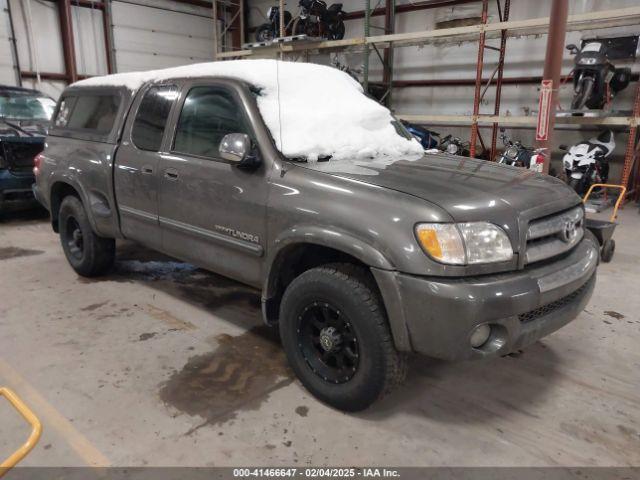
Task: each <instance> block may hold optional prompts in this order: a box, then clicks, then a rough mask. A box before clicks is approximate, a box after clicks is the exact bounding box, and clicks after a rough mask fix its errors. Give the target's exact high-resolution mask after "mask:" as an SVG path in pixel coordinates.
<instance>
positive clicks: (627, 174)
mask: <svg viewBox="0 0 640 480" xmlns="http://www.w3.org/2000/svg"><path fill="white" fill-rule="evenodd" d="M632 115H633V117H635V118H638V117H640V83H638V85H637V86H636V96H635V100H634V102H633V114H632ZM637 136H638V127H637V126H636V125H635V124H634V125H633V126H632V127H631V128H629V138H628V140H627V149H626V151H625V154H624V166H623V167H622V179H621V180H620V185H622V186H624V187H627V189H629V188H630V185H629V179H630V178H631V170H632V168H633V163H634V161H636V162H637V161H638V147H640V144H638V145H636V142H637ZM637 171H640V170H637ZM637 181H638V179H637V178H636V182H637ZM634 190H635V188H634ZM634 195H637V192H634Z"/></svg>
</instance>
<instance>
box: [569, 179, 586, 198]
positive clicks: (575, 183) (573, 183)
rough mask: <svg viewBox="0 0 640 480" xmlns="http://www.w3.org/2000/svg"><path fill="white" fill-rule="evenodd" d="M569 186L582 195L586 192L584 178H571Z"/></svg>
mask: <svg viewBox="0 0 640 480" xmlns="http://www.w3.org/2000/svg"><path fill="white" fill-rule="evenodd" d="M569 186H570V187H571V188H573V190H574V191H575V192H576V193H577V194H578V195H580V196H582V194H584V193H585V192H584V182H583V179H582V178H570V179H569Z"/></svg>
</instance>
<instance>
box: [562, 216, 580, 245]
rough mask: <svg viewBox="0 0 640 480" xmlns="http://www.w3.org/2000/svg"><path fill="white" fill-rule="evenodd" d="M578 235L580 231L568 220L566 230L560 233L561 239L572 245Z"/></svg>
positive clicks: (565, 225)
mask: <svg viewBox="0 0 640 480" xmlns="http://www.w3.org/2000/svg"><path fill="white" fill-rule="evenodd" d="M576 235H578V229H577V228H576V224H575V223H573V222H572V221H571V220H567V222H566V223H565V224H564V228H563V229H562V230H561V231H560V238H561V239H562V241H564V242H566V243H570V242H571V241H572V240H573V239H574V238H576Z"/></svg>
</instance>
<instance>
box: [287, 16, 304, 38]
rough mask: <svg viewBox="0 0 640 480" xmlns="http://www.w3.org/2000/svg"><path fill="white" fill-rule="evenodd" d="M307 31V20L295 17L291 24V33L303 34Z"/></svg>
mask: <svg viewBox="0 0 640 480" xmlns="http://www.w3.org/2000/svg"><path fill="white" fill-rule="evenodd" d="M306 33H307V21H306V20H303V19H302V18H300V17H296V19H295V20H294V21H293V25H292V26H291V35H305V34H306Z"/></svg>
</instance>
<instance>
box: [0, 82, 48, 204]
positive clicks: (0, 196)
mask: <svg viewBox="0 0 640 480" xmlns="http://www.w3.org/2000/svg"><path fill="white" fill-rule="evenodd" d="M55 105H56V103H55V101H54V100H53V99H52V98H50V97H48V96H47V95H45V94H43V93H42V92H39V91H37V90H31V89H27V88H21V87H10V86H4V85H0V213H2V212H3V211H6V210H9V209H11V208H12V206H14V205H17V204H21V203H24V202H32V201H33V194H32V192H31V185H33V183H34V181H35V179H34V176H33V167H34V158H35V157H36V155H38V154H39V153H40V152H41V151H42V149H43V148H44V141H45V137H46V135H47V127H48V126H49V121H50V119H51V116H52V115H53V111H54V109H55Z"/></svg>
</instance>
